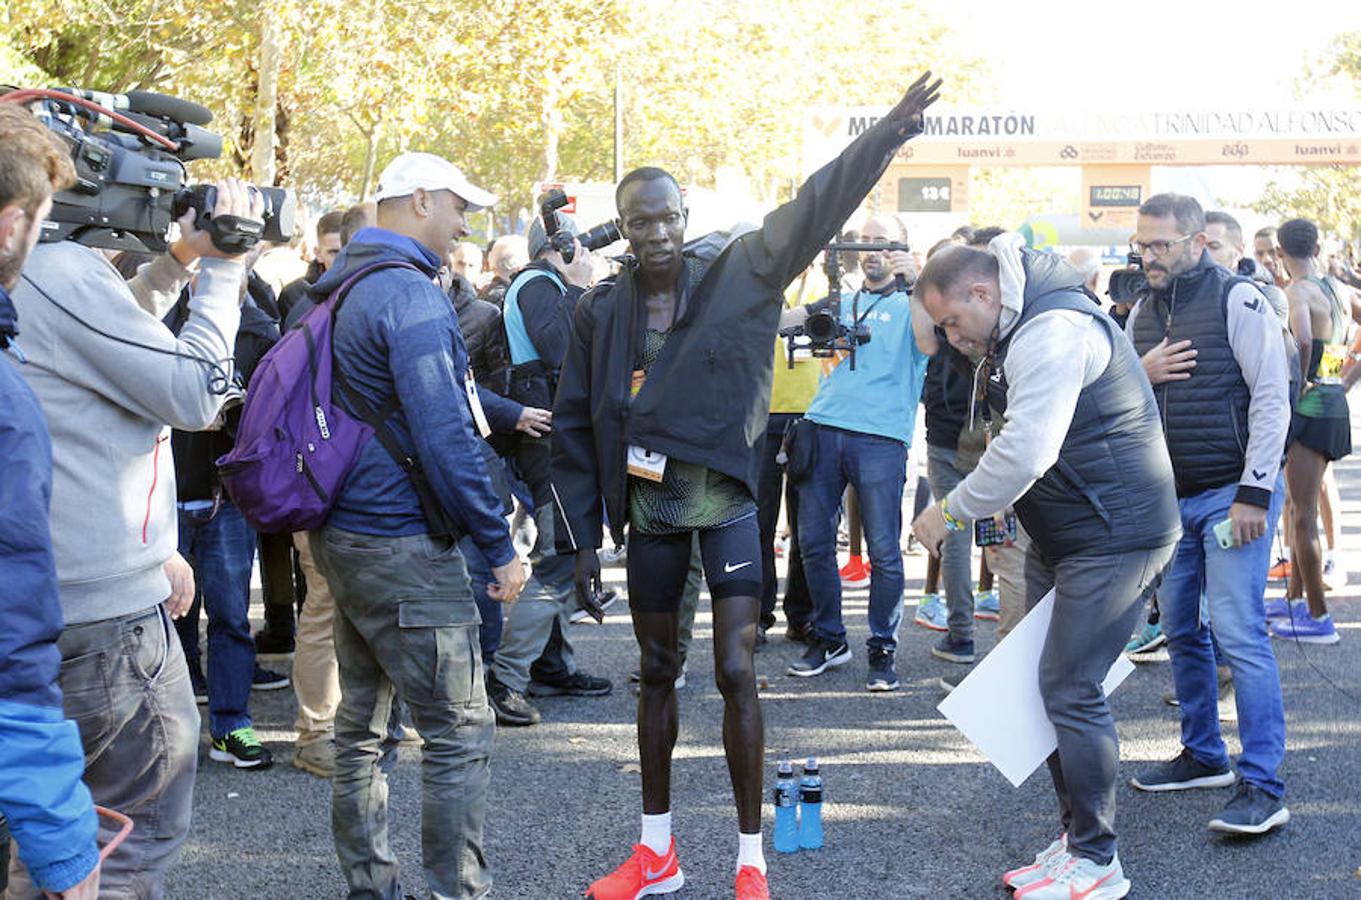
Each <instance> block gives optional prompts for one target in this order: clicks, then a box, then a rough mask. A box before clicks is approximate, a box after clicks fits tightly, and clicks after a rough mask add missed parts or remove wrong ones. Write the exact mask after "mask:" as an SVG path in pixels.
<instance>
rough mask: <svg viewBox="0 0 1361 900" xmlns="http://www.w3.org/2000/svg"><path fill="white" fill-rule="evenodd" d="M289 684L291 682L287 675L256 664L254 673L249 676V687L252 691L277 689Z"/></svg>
mask: <svg viewBox="0 0 1361 900" xmlns="http://www.w3.org/2000/svg"><path fill="white" fill-rule="evenodd" d="M290 684H292V681H291V680H290V679H289V677H288V676H287V675H284V674H283V673H281V672H273V671H271V670H269V669H262V668H261V667H260V666H256V667H255V674H254V675H252V676H251V684H250V689H251V690H252V691H278V690H282V689H283V688H286V687H288V686H289V685H290Z"/></svg>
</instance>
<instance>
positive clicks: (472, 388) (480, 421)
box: [463, 369, 491, 438]
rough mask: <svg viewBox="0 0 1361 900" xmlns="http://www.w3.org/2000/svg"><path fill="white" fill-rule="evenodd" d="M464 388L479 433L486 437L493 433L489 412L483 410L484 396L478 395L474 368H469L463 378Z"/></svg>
mask: <svg viewBox="0 0 1361 900" xmlns="http://www.w3.org/2000/svg"><path fill="white" fill-rule="evenodd" d="M463 389H464V390H466V391H467V392H468V409H470V410H471V411H472V414H473V423H474V424H476V425H477V433H478V434H480V435H482V437H484V438H485V437H487V436H488V435H490V434H491V425H489V424H488V423H487V414H486V413H485V412H483V411H482V398H481V397H479V396H477V382H476V381H474V380H473V370H472V369H469V370H468V375H467V377H466V378H465V379H464V380H463Z"/></svg>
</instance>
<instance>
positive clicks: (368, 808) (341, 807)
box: [310, 527, 496, 900]
mask: <svg viewBox="0 0 1361 900" xmlns="http://www.w3.org/2000/svg"><path fill="white" fill-rule="evenodd" d="M310 538H311V542H312V555H313V556H314V557H315V559H316V562H317V567H318V568H319V569H320V570H321V572H322V574H323V575H325V576H326V580H327V583H328V584H329V585H330V588H331V593H332V595H333V596H334V597H335V606H336V609H335V638H336V659H337V661H338V663H339V665H340V689H341V700H340V708H339V709H338V710H337V712H336V772H335V778H334V779H333V781H332V799H331V825H332V829H333V831H334V833H335V843H336V855H337V857H339V859H340V866H341V870H342V873H343V874H344V876H345V880H346V881H347V882H348V884H349V886H350V893H349V896H350V897H352V898H361V897H362V898H382V900H397V898H400V897H401V896H402V895H403V892H402V889H401V886H400V883H399V881H398V872H397V860H396V858H395V857H394V856H393V853H392V849H391V847H390V846H389V845H388V827H387V823H388V810H387V775H386V771H387V769H389V768H390V767H391V765H392V763H393V761H394V759H395V754H396V745H395V744H394V743H392V741H391V740H389V739H388V738H387V733H388V716H389V713H390V711H391V708H392V703H393V697H394V695H395V696H399V697H401V699H402V700H403V701H404V702H405V703H406V705H407V707H408V708H409V709H410V710H411V718H412V721H413V722H414V724H415V726H416V731H417V732H419V733H420V736H421V737H422V738H423V739H424V741H425V745H424V747H423V748H422V750H421V855H422V859H423V861H424V870H425V880H426V884H427V885H428V886H429V889H430V895H431V896H432V897H435V898H441V900H443V898H455V897H456V898H473V897H483V896H485V895H486V894H487V893H488V892H489V891H490V890H491V873H490V870H489V868H488V866H487V860H486V855H485V853H484V852H483V844H482V824H483V820H484V818H485V815H486V804H487V784H488V781H489V778H490V769H489V763H490V759H491V752H492V744H493V741H494V738H495V728H496V726H495V721H494V719H493V718H492V712H491V708H490V707H489V706H488V705H487V691H486V687H485V685H484V684H483V680H482V658H481V657H482V651H481V648H480V646H479V644H478V633H477V629H478V624H479V618H478V612H477V604H476V603H475V602H474V600H473V594H472V586H471V584H470V583H469V580H468V570H467V568H466V566H465V565H464V562H463V556H462V554H460V553H459V551H458V548H457V546H456V545H454V544H451V543H449V542H448V541H442V540H438V539H436V540H432V539H431V538H429V537H428V536H426V535H415V536H411V537H400V538H390V537H376V536H373V535H363V534H355V533H352V532H348V531H342V530H341V529H338V528H333V527H326V528H323V529H320V530H318V531H313V532H312V533H311V535H310Z"/></svg>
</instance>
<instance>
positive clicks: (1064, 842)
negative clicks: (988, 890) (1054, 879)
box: [1002, 834, 1068, 891]
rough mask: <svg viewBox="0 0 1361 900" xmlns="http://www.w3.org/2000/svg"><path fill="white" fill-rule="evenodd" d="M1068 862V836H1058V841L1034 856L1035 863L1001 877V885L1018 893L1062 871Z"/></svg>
mask: <svg viewBox="0 0 1361 900" xmlns="http://www.w3.org/2000/svg"><path fill="white" fill-rule="evenodd" d="M1067 862H1068V835H1066V834H1062V835H1059V839H1058V840H1056V841H1054V843H1052V844H1050V845H1049V846H1048V847H1045V848H1044V849H1043V850H1041V851H1040V852H1039V853H1037V854H1035V861H1034V862H1033V863H1031V864H1030V865H1028V866H1021V867H1020V868H1019V869H1012V870H1011V871H1010V872H1007V873H1006V874H1005V875H1003V876H1002V883H1003V884H1005V885H1006V886H1007V887H1009V888H1011V889H1012V890H1014V891H1019V890H1020V889H1021V888H1023V887H1026V886H1027V885H1032V884H1034V883H1035V882H1037V881H1043V880H1044V879H1046V878H1048V877H1050V876H1051V875H1053V874H1055V873H1056V872H1058V871H1059V869H1062V868H1063V866H1064V864H1065V863H1067Z"/></svg>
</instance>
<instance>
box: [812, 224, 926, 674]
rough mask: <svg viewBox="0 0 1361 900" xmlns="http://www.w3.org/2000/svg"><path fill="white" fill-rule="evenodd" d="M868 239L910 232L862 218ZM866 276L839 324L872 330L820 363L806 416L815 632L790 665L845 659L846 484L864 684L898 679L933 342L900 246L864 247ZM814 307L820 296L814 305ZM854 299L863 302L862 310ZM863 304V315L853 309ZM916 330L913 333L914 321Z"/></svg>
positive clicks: (818, 666) (819, 666) (817, 666)
mask: <svg viewBox="0 0 1361 900" xmlns="http://www.w3.org/2000/svg"><path fill="white" fill-rule="evenodd" d="M860 239H861V240H862V241H865V242H886V241H898V242H902V243H906V242H907V230H906V229H905V228H904V227H903V224H902V222H901V221H900V220H899V219H898V218H897V217H896V216H890V215H877V216H873V217H871V218H870V219H869V221H867V222H866V223H865V227H864V228H862V229H861V232H860ZM860 268H861V270H862V271H863V272H864V275H865V280H864V286H863V287H862V288H861V289H860V290H859V291H857V292H856V294H855V295H854V302H852V298H851V297H843V298H842V300H841V324H842V325H843V326H846V327H848V328H849V327H854V326H857V325H862V324H863V325H868V326H869V328H870V330H871V336H872V339H871V340H870V341H869V343H866V344H861V345H860V346H859V348H858V349H857V350H856V353H855V366H856V367H855V370H854V371H852V370H851V367H850V366H849V365H847V364H846V361H845V358H844V357H845V354H844V353H837V354H836V356H833V357H831V358H829V359H827V360H825V361H824V362H823V377H822V382H821V384H820V385H819V386H818V392H817V394H816V395H815V396H814V397H813V402H812V404H811V405H810V406H809V407H808V413H807V415H806V416H805V418H807V419H809V420H810V421H812V422H814V423H816V424H817V431H816V434H817V439H816V444H815V447H816V449H815V450H814V453H813V467H812V472H811V473H810V474H809V476H808V478H807V479H806V480H804V481H803V482H802V483H801V484H800V485H799V548H800V549H801V550H802V551H803V567H804V574H805V575H806V577H807V579H808V588H809V593H811V594H812V597H813V608H814V614H813V639H812V640H810V641H809V645H808V649H807V650H806V651H805V652H804V654H803V656H802V657H801V658H799V659H797V660H795V661H794V662H793V664H791V665H790V666H789V674H790V675H797V676H800V677H804V678H806V677H811V676H813V675H821V674H822V673H823V672H825V671H826V670H827V669H828V668H829V667H831V666H840V665H843V664H845V663H847V662H849V661H850V658H851V648H850V646H849V645H847V643H846V627H845V625H844V624H842V621H841V579H840V577H838V575H837V567H836V524H837V518H838V517H839V515H840V512H841V495H842V494H843V493H844V492H845V490H846V486H847V485H848V484H849V485H850V486H852V487H854V488H855V493H856V496H857V497H859V499H860V521H861V523H862V524H863V526H864V529H865V539H866V542H867V543H868V544H869V554H870V603H869V623H870V638H869V677H868V678H867V679H866V682H865V683H866V687H867V688H868V689H869V690H871V691H892V690H896V689H897V687H898V678H897V675H896V674H895V673H894V669H893V652H894V650H895V649H896V648H897V644H898V622H899V620H900V619H901V618H902V609H903V608H902V600H903V558H902V552H901V549H900V547H899V538H900V536H901V533H902V524H903V522H902V516H903V513H902V507H903V480H904V477H905V475H906V471H907V451H908V447H909V446H910V445H911V443H912V429H913V423H914V422H915V421H916V418H917V402H918V401H919V400H920V399H921V391H922V379H923V378H924V377H925V375H926V362H927V354H926V353H924V352H923V351H922V349H921V348H922V347H923V346H925V347H930V348H931V349H934V348H935V340H934V338H933V337H930V333H931V322H930V321H929V320H928V319H926V317H925V316H915V317H914V316H913V315H912V308H911V300H910V297H909V292H910V288H909V286H908V282H907V278H906V276H908V275H910V274H912V256H911V254H910V253H908V252H907V251H905V250H895V251H882V250H880V251H872V252H864V253H861V254H860ZM813 305H814V306H816V304H813ZM857 308H858V313H857ZM857 314H858V318H856V316H857ZM919 331H921V332H923V333H922V334H920V335H919V334H918V333H917V332H919Z"/></svg>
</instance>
